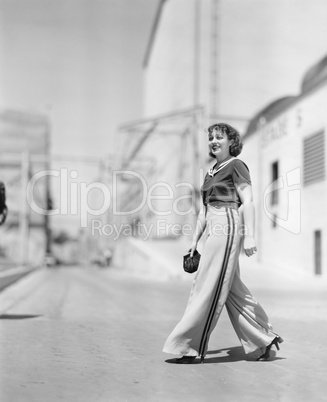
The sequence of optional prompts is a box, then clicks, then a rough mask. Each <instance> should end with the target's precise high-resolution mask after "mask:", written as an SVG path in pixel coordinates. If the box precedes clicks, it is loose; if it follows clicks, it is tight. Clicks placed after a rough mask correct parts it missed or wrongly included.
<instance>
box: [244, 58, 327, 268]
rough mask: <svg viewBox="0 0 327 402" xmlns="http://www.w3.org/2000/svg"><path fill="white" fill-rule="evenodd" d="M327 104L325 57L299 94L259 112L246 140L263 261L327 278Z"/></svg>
mask: <svg viewBox="0 0 327 402" xmlns="http://www.w3.org/2000/svg"><path fill="white" fill-rule="evenodd" d="M326 105H327V56H326V57H324V58H323V59H322V60H321V61H320V62H319V63H317V64H316V65H314V66H313V67H312V68H310V69H309V71H308V72H307V73H306V74H305V76H304V79H303V81H302V91H301V93H300V95H298V96H289V97H284V98H281V99H279V100H277V101H275V102H273V103H271V104H270V105H269V106H267V107H266V108H264V109H263V110H261V111H260V112H259V113H258V114H257V115H256V116H255V117H254V118H253V119H252V121H251V123H250V125H249V127H248V130H247V132H246V134H245V136H244V143H245V146H244V151H243V152H242V159H243V160H244V161H245V162H246V163H247V164H248V166H249V168H250V171H251V174H252V178H253V188H254V195H255V201H256V204H257V208H256V210H257V239H258V242H259V253H260V254H259V258H261V260H262V262H264V263H267V264H268V263H269V264H270V263H271V264H273V265H274V266H278V267H281V268H284V269H287V268H290V267H291V268H297V269H299V270H300V271H303V272H306V273H315V274H326V270H325V269H324V266H325V264H326V262H327V260H326V255H327V238H326V232H327V217H326V214H325V211H324V208H323V207H324V205H326V203H327V184H326V179H327V177H326V151H327V149H326V138H325V137H326V128H327V115H326Z"/></svg>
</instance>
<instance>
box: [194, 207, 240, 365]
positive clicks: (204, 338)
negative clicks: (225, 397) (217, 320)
mask: <svg viewBox="0 0 327 402" xmlns="http://www.w3.org/2000/svg"><path fill="white" fill-rule="evenodd" d="M225 209H226V215H227V220H228V235H227V236H228V237H227V243H226V248H225V255H224V260H223V264H222V269H221V273H220V277H219V280H218V284H217V288H216V291H215V295H214V298H213V302H212V305H211V308H210V311H209V315H208V318H207V321H206V324H205V327H204V330H203V334H202V338H201V342H200V348H199V354H200V355H201V357H203V356H204V352H205V349H206V345H207V342H208V335H209V332H210V327H211V325H212V321H213V318H214V315H215V312H216V310H217V304H218V301H219V297H220V294H221V290H222V286H223V282H224V279H225V275H226V271H227V267H228V263H229V257H230V253H231V250H232V246H233V241H234V234H235V233H234V232H235V221H234V216H233V214H232V213H231V211H230V210H229V209H228V208H225ZM231 220H232V225H231Z"/></svg>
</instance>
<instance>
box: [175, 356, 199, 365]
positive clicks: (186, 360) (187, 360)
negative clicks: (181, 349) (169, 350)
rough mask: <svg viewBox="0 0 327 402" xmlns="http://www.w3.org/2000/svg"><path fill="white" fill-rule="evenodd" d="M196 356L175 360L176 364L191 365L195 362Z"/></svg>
mask: <svg viewBox="0 0 327 402" xmlns="http://www.w3.org/2000/svg"><path fill="white" fill-rule="evenodd" d="M195 358H196V356H182V357H180V358H179V359H176V360H175V363H176V364H191V363H193V362H194V360H195Z"/></svg>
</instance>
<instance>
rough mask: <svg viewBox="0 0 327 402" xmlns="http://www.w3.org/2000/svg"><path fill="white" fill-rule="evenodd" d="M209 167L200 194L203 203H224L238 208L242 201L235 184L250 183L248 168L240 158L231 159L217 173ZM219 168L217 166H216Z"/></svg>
mask: <svg viewBox="0 0 327 402" xmlns="http://www.w3.org/2000/svg"><path fill="white" fill-rule="evenodd" d="M216 167H217V164H216V165H215V166H214V167H213V169H210V170H209V171H208V173H207V174H206V176H205V178H204V183H203V186H202V188H201V195H202V200H203V204H204V205H208V204H210V205H213V206H215V205H216V206H218V205H223V204H224V203H225V204H226V205H227V204H228V205H230V206H232V207H234V208H236V209H237V208H238V207H239V206H240V205H241V204H242V202H241V200H240V197H239V195H238V192H237V189H236V188H237V186H239V185H241V184H250V185H251V178H250V172H249V168H248V167H247V166H246V164H245V163H244V162H243V161H241V160H240V159H236V158H235V159H233V160H232V161H231V162H229V163H228V164H226V166H224V167H223V168H221V169H220V170H219V171H218V172H217V173H216V172H215V168H216ZM218 169H219V167H218Z"/></svg>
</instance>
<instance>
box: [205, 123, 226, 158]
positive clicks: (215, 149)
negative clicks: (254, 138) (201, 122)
mask: <svg viewBox="0 0 327 402" xmlns="http://www.w3.org/2000/svg"><path fill="white" fill-rule="evenodd" d="M208 140H209V150H210V152H211V154H212V155H213V156H214V157H215V158H216V159H217V160H218V159H219V160H220V161H223V160H224V159H226V158H228V157H230V156H231V154H230V151H229V147H230V144H231V140H229V139H228V136H227V134H225V133H222V132H221V131H219V130H217V129H216V128H215V129H213V130H212V132H211V133H209V135H208Z"/></svg>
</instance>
